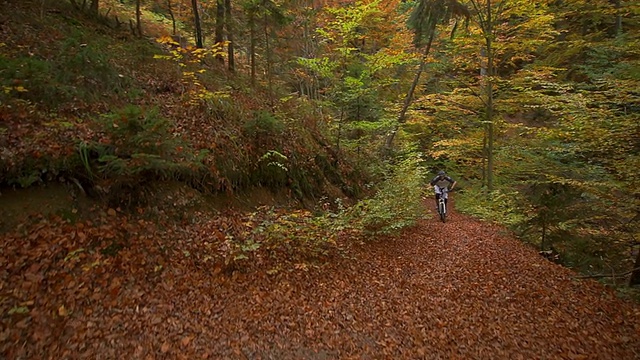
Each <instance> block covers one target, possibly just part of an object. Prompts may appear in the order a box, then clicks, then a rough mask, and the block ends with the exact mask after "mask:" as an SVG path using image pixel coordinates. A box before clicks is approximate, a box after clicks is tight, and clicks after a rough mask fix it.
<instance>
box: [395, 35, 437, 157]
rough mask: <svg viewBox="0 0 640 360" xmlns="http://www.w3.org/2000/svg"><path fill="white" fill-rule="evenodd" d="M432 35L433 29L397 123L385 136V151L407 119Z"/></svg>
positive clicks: (431, 42)
mask: <svg viewBox="0 0 640 360" xmlns="http://www.w3.org/2000/svg"><path fill="white" fill-rule="evenodd" d="M434 35H435V29H434V30H433V31H431V35H429V41H428V42H427V46H426V48H425V50H424V54H423V55H422V60H421V61H420V66H419V67H418V71H417V72H416V75H415V76H414V77H413V82H412V83H411V88H409V92H408V93H407V96H405V98H404V104H403V105H402V109H401V110H400V114H399V115H398V121H397V122H396V124H395V125H394V127H393V131H392V132H391V134H389V135H388V136H387V141H386V142H385V149H386V150H387V151H389V150H391V145H393V139H394V138H395V136H396V133H397V132H398V130H399V129H400V125H401V124H404V123H405V121H407V119H406V115H407V111H408V110H409V106H410V105H411V101H412V100H413V95H414V93H415V91H416V87H418V82H419V81H420V76H421V75H422V73H423V72H424V68H425V67H426V65H427V56H428V55H429V52H430V51H431V44H433V37H434Z"/></svg>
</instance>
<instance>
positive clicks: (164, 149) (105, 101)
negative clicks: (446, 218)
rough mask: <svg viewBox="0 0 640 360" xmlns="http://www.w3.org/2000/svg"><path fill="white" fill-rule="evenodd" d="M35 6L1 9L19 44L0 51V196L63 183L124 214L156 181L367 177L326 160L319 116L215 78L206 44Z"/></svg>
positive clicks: (318, 190) (288, 184)
mask: <svg viewBox="0 0 640 360" xmlns="http://www.w3.org/2000/svg"><path fill="white" fill-rule="evenodd" d="M34 4H35V2H33V3H32V2H28V1H27V2H24V3H21V4H20V5H19V6H11V9H12V11H13V12H15V14H14V16H12V17H11V18H10V19H8V22H7V24H6V26H7V27H8V28H9V29H11V31H10V32H9V33H10V34H13V35H16V34H21V36H8V37H7V38H6V39H3V40H2V42H1V43H0V90H1V91H0V102H2V104H3V105H4V106H3V107H2V108H0V118H2V119H5V120H6V121H4V122H3V123H2V125H0V144H2V145H3V148H4V149H3V151H2V152H1V153H0V169H1V170H2V172H1V173H0V188H1V187H12V188H28V187H31V186H40V185H43V184H47V183H51V182H58V181H60V180H61V179H62V180H63V181H73V182H77V183H79V184H80V186H82V188H83V189H84V190H85V191H86V192H87V193H88V194H90V195H95V196H98V197H99V198H103V199H106V200H107V201H109V202H110V203H113V204H116V203H121V204H120V205H125V204H127V203H129V204H131V205H132V204H133V203H134V202H135V201H132V199H133V200H135V199H136V198H139V196H137V195H136V194H138V193H139V192H140V191H144V188H145V187H146V186H147V185H148V184H149V182H153V181H180V182H183V183H185V184H188V185H189V186H192V187H193V188H195V189H197V190H199V191H202V192H203V193H218V192H242V191H243V190H245V189H251V188H254V187H266V188H269V189H271V190H274V191H278V190H279V189H289V190H290V191H291V194H292V196H293V197H295V198H297V199H300V200H302V199H305V198H311V199H319V198H321V197H322V196H324V195H326V193H327V189H329V188H332V189H338V190H339V191H340V192H341V193H342V194H341V195H346V196H358V195H361V194H362V185H361V184H363V183H364V182H366V181H367V176H366V175H365V172H363V171H361V169H359V168H357V167H355V166H353V165H352V164H349V163H348V162H347V161H345V160H344V159H338V158H337V157H336V156H335V154H334V153H333V152H332V151H331V147H330V146H328V145H327V143H328V141H326V140H324V139H325V137H326V135H325V134H324V133H323V131H322V130H321V129H318V126H317V125H316V124H317V122H318V121H319V119H318V117H317V114H316V113H315V109H313V108H312V107H310V106H308V105H307V104H304V103H303V102H302V101H299V100H298V99H291V98H287V97H283V98H282V99H281V100H279V101H277V102H276V104H275V106H274V105H273V104H269V103H267V101H266V99H268V98H270V97H273V95H274V94H267V93H265V91H264V90H262V89H261V88H260V86H257V87H256V88H255V89H252V88H250V87H248V86H246V83H247V79H245V78H243V76H242V75H240V74H239V75H238V76H237V77H235V78H233V79H231V78H228V77H227V76H225V75H224V74H223V73H222V72H221V71H220V69H218V68H216V67H215V62H214V61H211V60H212V59H213V58H212V57H213V56H214V55H215V54H216V51H218V50H216V48H215V47H214V48H212V49H209V50H208V52H197V51H195V50H194V49H190V50H186V49H181V50H180V51H178V50H176V49H175V48H174V49H172V48H171V45H170V44H166V43H162V42H161V43H156V42H154V41H153V40H151V39H146V38H143V39H137V38H135V37H134V36H133V35H132V34H130V32H129V29H128V28H124V27H120V28H119V27H117V26H115V25H114V22H113V19H111V18H110V17H109V18H107V17H105V16H104V14H103V15H100V16H92V15H90V14H87V13H86V12H85V11H81V10H78V9H75V8H73V7H72V6H71V5H70V4H69V3H67V2H52V1H45V2H43V3H42V4H40V3H38V4H39V5H42V6H43V9H46V11H43V12H42V14H41V16H39V17H34V16H33V9H34V6H35V5H34ZM8 6H9V5H6V4H5V5H3V9H6V8H7V7H8ZM121 20H122V19H121ZM150 40H151V41H150ZM170 50H171V51H170ZM207 64H214V65H211V66H209V65H207ZM276 98H277V94H276ZM301 123H304V126H301ZM5 144H6V146H5ZM9 144H12V146H8V145H9ZM16 144H17V145H18V146H15V145H16Z"/></svg>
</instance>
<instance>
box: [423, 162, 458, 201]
mask: <svg viewBox="0 0 640 360" xmlns="http://www.w3.org/2000/svg"><path fill="white" fill-rule="evenodd" d="M429 184H431V186H433V189H434V190H435V193H436V209H437V208H438V200H440V196H441V195H442V194H443V192H447V190H446V189H447V187H448V186H449V185H451V187H449V190H453V188H454V187H455V186H456V184H457V183H456V181H455V180H453V179H452V178H451V177H450V176H447V173H446V172H444V170H440V171H439V172H438V175H437V176H436V177H434V178H433V180H431V182H430V183H429ZM447 200H449V199H448V197H446V195H445V198H444V203H445V206H446V205H447Z"/></svg>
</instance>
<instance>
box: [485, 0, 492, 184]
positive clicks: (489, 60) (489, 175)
mask: <svg viewBox="0 0 640 360" xmlns="http://www.w3.org/2000/svg"><path fill="white" fill-rule="evenodd" d="M491 22H492V19H491V0H487V33H486V35H485V36H486V38H485V39H486V42H487V75H488V77H487V138H488V145H487V188H488V189H489V191H492V190H493V142H494V134H493V78H492V77H493V75H494V68H493V24H492V23H491Z"/></svg>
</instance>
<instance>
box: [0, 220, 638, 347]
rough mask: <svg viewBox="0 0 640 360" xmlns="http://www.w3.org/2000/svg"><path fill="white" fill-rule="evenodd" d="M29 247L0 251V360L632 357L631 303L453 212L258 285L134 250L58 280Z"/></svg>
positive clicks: (634, 312)
mask: <svg viewBox="0 0 640 360" xmlns="http://www.w3.org/2000/svg"><path fill="white" fill-rule="evenodd" d="M87 232H88V230H86V229H85V230H84V231H83V232H82V234H83V235H76V237H83V236H87V235H86V233H87ZM77 234H80V232H77ZM143 238H145V237H144V236H141V237H140V239H143ZM38 239H39V236H33V235H32V236H31V237H29V238H27V237H25V239H22V241H25V243H20V241H18V240H19V239H13V242H12V241H10V239H8V238H6V237H5V238H3V239H2V243H0V248H1V249H2V254H1V255H0V265H2V266H5V269H4V270H1V269H0V295H1V296H2V297H1V298H0V300H1V301H0V310H1V311H2V314H0V316H1V319H2V321H1V323H0V324H1V325H2V328H0V355H2V356H0V357H2V358H6V359H27V358H28V359H35V358H38V359H49V358H51V359H67V358H68V359H75V358H78V359H84V358H87V359H174V358H177V359H201V358H209V359H638V358H640V306H638V305H633V304H631V303H627V302H624V301H622V300H619V299H617V298H616V297H615V295H614V294H613V292H612V291H610V290H608V289H606V288H605V287H604V286H602V285H600V284H598V283H596V282H594V281H577V280H574V279H573V276H575V274H574V273H572V272H571V271H569V270H567V269H564V268H562V267H560V266H558V265H555V264H553V263H551V262H548V261H547V260H545V259H543V258H541V257H539V256H538V255H537V254H536V252H535V251H534V250H533V249H530V248H528V247H526V246H524V245H522V244H521V243H519V242H518V241H516V240H514V239H511V238H509V237H508V235H507V234H505V233H503V232H502V231H501V230H500V228H498V227H494V226H490V225H487V224H485V223H481V222H478V221H475V220H473V219H470V218H468V217H465V216H462V215H457V214H453V215H452V216H451V219H450V222H448V223H446V224H442V223H439V222H438V221H436V220H435V219H432V220H427V221H424V222H423V223H421V224H420V225H419V226H417V227H415V228H414V229H412V230H410V231H408V232H405V233H404V234H403V235H402V236H398V237H395V238H391V239H384V240H380V241H377V242H374V243H367V244H362V245H358V246H355V247H353V248H351V249H350V250H349V251H348V252H347V253H346V254H345V255H346V256H341V257H336V258H335V259H332V260H331V261H328V262H326V263H324V264H323V265H320V266H318V267H314V266H311V265H305V264H300V266H298V267H297V268H296V269H292V270H291V271H287V270H282V271H279V272H278V273H277V274H272V275H269V274H267V272H265V271H257V272H254V271H252V272H247V273H238V272H236V273H235V274H233V275H230V274H225V273H224V272H218V271H216V270H215V269H212V268H211V267H209V266H206V264H202V263H200V264H198V263H194V262H193V261H187V260H185V258H180V257H178V256H174V257H170V259H171V260H170V261H169V262H164V263H163V264H162V265H158V264H157V261H158V259H159V257H158V254H157V253H155V252H154V251H153V250H152V249H150V248H149V247H147V249H146V250H145V252H144V254H146V256H147V258H146V259H145V258H142V259H141V258H140V257H137V258H136V257H133V255H132V254H133V253H135V251H133V250H131V251H133V253H132V252H127V251H122V252H121V253H120V254H119V255H118V256H120V257H122V258H123V259H121V260H114V261H113V262H112V263H109V266H110V267H107V265H105V264H106V263H107V262H108V261H107V260H104V261H103V264H102V265H94V267H93V268H92V267H91V266H92V265H91V264H89V262H87V261H85V262H84V263H83V264H84V265H82V267H78V269H82V270H77V271H74V272H69V271H66V272H65V271H63V270H56V269H57V267H55V266H53V265H55V264H59V265H58V267H59V266H62V265H60V264H63V261H64V262H65V264H66V263H69V262H73V261H75V260H74V259H75V258H76V257H78V258H79V260H77V261H78V263H81V262H82V257H81V256H80V255H81V252H78V254H75V253H67V256H66V257H65V258H64V259H62V258H61V257H60V256H58V257H55V256H53V255H51V254H53V253H54V252H55V251H54V250H51V251H50V253H47V252H46V251H44V250H42V249H44V248H47V245H46V244H41V243H40V242H39V240H38ZM146 239H148V238H146ZM141 241H142V240H141ZM152 243H153V242H151V243H150V244H152ZM149 246H151V245H149ZM43 253H44V254H49V255H46V256H45V255H34V254H43ZM69 254H72V255H71V256H70V255H69ZM154 254H155V255H154ZM76 255H77V256H76ZM37 256H40V257H39V258H38V257H37ZM30 257H31V258H30ZM127 257H130V258H127ZM15 259H17V260H15ZM56 261H57V263H56ZM116 262H117V264H116ZM93 264H95V262H94V263H93ZM185 264H190V265H189V266H186V265H185ZM101 267H103V268H105V269H109V270H108V271H107V270H105V271H102V272H100V271H97V270H95V271H94V270H93V269H100V268H101ZM160 269H161V271H160ZM56 271H57V272H56ZM92 273H95V274H93V275H91V276H89V274H92ZM70 274H73V276H71V275H70ZM83 276H85V278H83ZM20 301H21V302H20ZM9 313H11V314H9Z"/></svg>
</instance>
